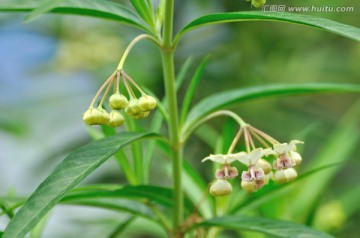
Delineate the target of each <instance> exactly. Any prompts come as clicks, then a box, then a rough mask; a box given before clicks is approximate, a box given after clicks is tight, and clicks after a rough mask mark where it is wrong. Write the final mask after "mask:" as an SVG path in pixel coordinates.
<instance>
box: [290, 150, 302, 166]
mask: <svg viewBox="0 0 360 238" xmlns="http://www.w3.org/2000/svg"><path fill="white" fill-rule="evenodd" d="M289 153H290V155H289V157H290V159H292V160H293V161H294V162H295V164H296V165H299V164H301V161H302V158H301V155H300V154H299V153H297V152H295V151H290V152H289Z"/></svg>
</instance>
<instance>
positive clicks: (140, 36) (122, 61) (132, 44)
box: [116, 34, 160, 71]
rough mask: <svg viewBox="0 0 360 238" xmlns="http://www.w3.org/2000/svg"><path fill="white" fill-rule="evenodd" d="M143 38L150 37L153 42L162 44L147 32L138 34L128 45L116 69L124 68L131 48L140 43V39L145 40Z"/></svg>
mask: <svg viewBox="0 0 360 238" xmlns="http://www.w3.org/2000/svg"><path fill="white" fill-rule="evenodd" d="M143 39H149V40H151V41H152V42H154V43H155V44H156V45H158V46H160V44H159V41H158V40H157V39H155V38H154V37H152V36H150V35H147V34H142V35H138V36H137V37H135V38H134V39H133V40H132V41H131V42H130V44H129V45H128V46H127V48H126V49H125V52H124V54H123V55H122V57H121V59H120V62H119V64H118V67H117V69H116V70H118V71H121V70H122V69H123V66H124V63H125V60H126V58H127V56H128V55H129V53H130V51H131V49H132V48H133V47H134V46H135V45H136V43H138V42H139V41H141V40H143Z"/></svg>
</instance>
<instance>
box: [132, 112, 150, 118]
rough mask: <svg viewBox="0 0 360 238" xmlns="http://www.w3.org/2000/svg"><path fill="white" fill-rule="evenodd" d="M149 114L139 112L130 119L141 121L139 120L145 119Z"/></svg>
mask: <svg viewBox="0 0 360 238" xmlns="http://www.w3.org/2000/svg"><path fill="white" fill-rule="evenodd" d="M149 114H150V112H139V113H137V114H135V115H133V116H132V117H133V118H134V119H141V118H147V117H148V116H149Z"/></svg>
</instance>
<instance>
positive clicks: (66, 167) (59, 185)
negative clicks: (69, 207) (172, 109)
mask: <svg viewBox="0 0 360 238" xmlns="http://www.w3.org/2000/svg"><path fill="white" fill-rule="evenodd" d="M155 136H156V134H153V133H147V134H144V133H130V132H123V133H120V134H117V135H114V136H109V137H106V138H103V139H100V140H97V141H94V142H92V143H90V144H88V145H85V146H83V147H81V148H79V149H77V150H75V151H74V152H72V153H70V154H69V155H68V156H67V157H66V158H65V159H64V160H63V161H62V162H61V163H60V164H59V165H58V166H57V167H56V168H55V169H54V171H53V172H52V173H51V174H50V175H49V176H48V177H47V178H46V179H45V180H44V181H43V182H42V183H41V184H40V185H39V187H38V188H37V189H36V190H35V192H34V193H33V194H32V195H31V196H30V197H29V199H28V200H27V201H26V202H25V204H24V206H22V207H21V208H20V210H19V211H18V212H17V213H16V214H15V216H14V218H13V219H12V220H11V221H10V223H9V224H8V226H7V227H6V229H5V231H4V236H3V237H4V238H20V237H24V236H25V235H26V234H27V233H28V232H29V231H30V230H31V229H32V228H34V226H35V225H36V224H37V223H38V222H39V221H40V220H41V218H42V217H43V216H45V215H46V213H47V212H48V211H49V210H50V209H51V208H53V207H54V206H55V205H56V204H57V203H58V202H59V201H60V200H61V198H62V197H63V196H64V195H65V194H66V193H67V192H68V191H69V190H70V189H72V188H73V187H75V186H76V185H77V184H78V183H80V182H81V181H82V180H83V179H84V178H86V177H87V176H88V175H89V174H91V172H93V171H94V170H95V169H96V168H97V167H99V166H100V165H101V164H102V163H104V162H105V161H106V160H107V159H109V158H110V157H111V156H112V155H113V154H114V153H115V152H116V151H118V150H120V149H121V148H122V147H124V146H126V145H128V144H130V143H131V142H133V141H136V140H139V139H144V138H150V137H155Z"/></svg>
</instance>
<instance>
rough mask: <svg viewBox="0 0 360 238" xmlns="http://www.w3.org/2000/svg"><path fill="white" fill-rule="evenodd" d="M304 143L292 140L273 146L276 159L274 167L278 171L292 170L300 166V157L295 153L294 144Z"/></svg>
mask: <svg viewBox="0 0 360 238" xmlns="http://www.w3.org/2000/svg"><path fill="white" fill-rule="evenodd" d="M303 143H304V142H302V141H299V140H292V141H290V143H289V144H288V143H283V144H275V145H274V151H275V153H276V154H277V156H278V158H277V159H276V161H275V162H274V167H275V168H276V169H277V170H279V169H287V168H292V167H294V166H295V165H298V164H300V162H301V160H302V159H301V156H300V154H299V153H297V152H296V144H303Z"/></svg>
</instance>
